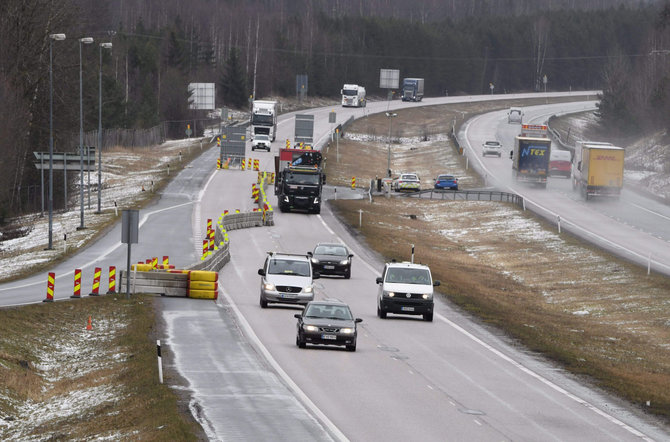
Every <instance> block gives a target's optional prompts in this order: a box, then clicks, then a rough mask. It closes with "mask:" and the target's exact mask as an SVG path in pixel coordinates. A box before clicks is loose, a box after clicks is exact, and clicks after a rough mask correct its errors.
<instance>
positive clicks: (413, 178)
mask: <svg viewBox="0 0 670 442" xmlns="http://www.w3.org/2000/svg"><path fill="white" fill-rule="evenodd" d="M400 179H401V180H407V181H419V178H418V177H417V176H416V175H402V176H401V177H400Z"/></svg>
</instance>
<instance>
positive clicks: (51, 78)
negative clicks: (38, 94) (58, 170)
mask: <svg viewBox="0 0 670 442" xmlns="http://www.w3.org/2000/svg"><path fill="white" fill-rule="evenodd" d="M54 40H58V41H60V40H65V34H51V35H49V245H48V246H47V249H48V250H51V249H53V208H54V181H53V176H54V171H53V169H54V117H53V107H54V104H53V103H54V75H53V42H54Z"/></svg>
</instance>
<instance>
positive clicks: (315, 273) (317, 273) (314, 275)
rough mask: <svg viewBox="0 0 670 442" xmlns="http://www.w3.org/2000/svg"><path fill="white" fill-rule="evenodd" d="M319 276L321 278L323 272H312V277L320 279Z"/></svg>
mask: <svg viewBox="0 0 670 442" xmlns="http://www.w3.org/2000/svg"><path fill="white" fill-rule="evenodd" d="M319 278H321V273H319V272H314V273H313V274H312V279H319Z"/></svg>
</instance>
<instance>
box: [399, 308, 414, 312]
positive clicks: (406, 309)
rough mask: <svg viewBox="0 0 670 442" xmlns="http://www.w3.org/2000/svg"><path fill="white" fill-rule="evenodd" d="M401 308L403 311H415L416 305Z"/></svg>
mask: <svg viewBox="0 0 670 442" xmlns="http://www.w3.org/2000/svg"><path fill="white" fill-rule="evenodd" d="M401 310H402V311H403V312H413V311H414V307H403V308H401Z"/></svg>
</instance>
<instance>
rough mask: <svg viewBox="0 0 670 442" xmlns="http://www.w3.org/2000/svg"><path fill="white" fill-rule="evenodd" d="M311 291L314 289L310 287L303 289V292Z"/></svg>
mask: <svg viewBox="0 0 670 442" xmlns="http://www.w3.org/2000/svg"><path fill="white" fill-rule="evenodd" d="M312 290H314V288H313V287H312V286H311V285H309V286H307V287H305V288H304V289H303V292H305V293H312Z"/></svg>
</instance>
